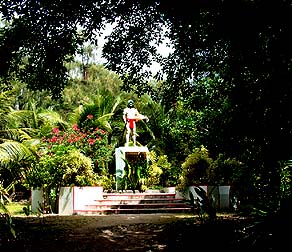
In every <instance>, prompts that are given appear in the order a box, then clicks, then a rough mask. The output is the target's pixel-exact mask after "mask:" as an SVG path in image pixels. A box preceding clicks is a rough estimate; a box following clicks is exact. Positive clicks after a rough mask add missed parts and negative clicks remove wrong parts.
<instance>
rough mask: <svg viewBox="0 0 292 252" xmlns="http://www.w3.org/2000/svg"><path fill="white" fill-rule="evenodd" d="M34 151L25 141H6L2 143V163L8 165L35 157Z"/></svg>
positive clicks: (0, 151)
mask: <svg viewBox="0 0 292 252" xmlns="http://www.w3.org/2000/svg"><path fill="white" fill-rule="evenodd" d="M33 156H34V155H33V152H32V151H31V149H30V148H29V147H27V146H26V145H25V144H23V143H19V142H16V141H6V142H4V143H2V144H0V165H1V166H4V167H5V166H8V165H9V164H11V163H13V162H18V161H20V160H23V159H29V158H31V157H33Z"/></svg>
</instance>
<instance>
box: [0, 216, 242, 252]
mask: <svg viewBox="0 0 292 252" xmlns="http://www.w3.org/2000/svg"><path fill="white" fill-rule="evenodd" d="M223 219H224V220H223ZM13 223H14V225H15V230H16V234H17V237H16V239H10V240H9V241H5V240H4V239H2V242H1V238H0V251H1V252H12V251H22V252H36V251H39V252H44V251H56V252H65V251H66V252H69V251H70V252H83V251H86V252H97V251H104V252H111V251H141V252H142V251H143V252H152V251H181V252H182V251H196V250H198V249H204V251H209V250H211V249H214V248H216V250H218V251H219V250H220V251H225V252H226V251H239V244H238V239H239V237H240V235H241V233H240V230H243V227H244V226H247V223H246V220H242V219H239V218H234V217H228V218H219V219H218V221H216V222H212V223H204V224H202V223H200V222H199V221H198V218H197V217H195V216H194V215H186V214H136V215H135V214H133V215H128V214H120V215H92V216H88V215H87V216H80V215H75V216H74V215H73V216H58V215H46V216H45V217H44V216H40V217H36V216H34V217H32V216H29V217H14V218H13Z"/></svg>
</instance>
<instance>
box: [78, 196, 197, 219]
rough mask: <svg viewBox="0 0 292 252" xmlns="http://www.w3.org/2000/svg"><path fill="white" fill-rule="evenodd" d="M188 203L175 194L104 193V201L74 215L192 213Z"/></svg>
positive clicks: (99, 200) (97, 202)
mask: <svg viewBox="0 0 292 252" xmlns="http://www.w3.org/2000/svg"><path fill="white" fill-rule="evenodd" d="M191 211H192V210H191V206H190V205H189V204H188V202H187V201H186V200H185V199H184V198H181V197H179V196H177V195H176V194H175V193H165V192H145V193H139V192H137V193H133V192H122V193H103V199H97V200H95V201H94V203H92V204H89V205H86V206H84V210H75V211H74V214H142V213H144V214H145V213H190V212H191Z"/></svg>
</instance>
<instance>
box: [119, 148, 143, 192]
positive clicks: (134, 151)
mask: <svg viewBox="0 0 292 252" xmlns="http://www.w3.org/2000/svg"><path fill="white" fill-rule="evenodd" d="M148 152H149V150H148V148H147V147H145V146H129V147H119V148H116V150H115V155H116V190H117V191H118V190H121V189H122V188H121V186H120V182H121V179H122V178H123V176H124V169H125V165H126V164H125V160H127V161H128V162H129V163H135V161H136V160H137V159H138V158H141V157H142V158H143V159H147V158H148V155H147V154H148Z"/></svg>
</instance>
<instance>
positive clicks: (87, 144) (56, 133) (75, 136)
mask: <svg viewBox="0 0 292 252" xmlns="http://www.w3.org/2000/svg"><path fill="white" fill-rule="evenodd" d="M42 142H43V143H44V144H45V145H44V147H45V148H46V149H47V154H48V155H53V154H55V155H56V154H58V152H59V151H60V150H63V149H64V148H65V149H71V148H74V149H77V150H79V151H80V152H81V153H83V154H84V155H85V156H87V157H89V158H91V160H92V162H93V164H94V171H95V172H97V173H100V172H101V171H102V170H103V169H104V168H106V167H107V164H108V162H109V161H110V160H111V158H112V146H111V145H109V144H108V133H107V132H106V131H104V130H102V129H99V128H96V129H94V130H93V131H87V132H84V131H82V130H81V129H79V128H78V126H77V125H76V124H74V125H73V126H72V128H71V129H70V130H69V131H60V130H59V129H58V128H54V129H53V130H52V131H51V133H50V134H49V135H48V136H47V137H44V138H43V139H42ZM62 152H63V151H62ZM63 154H64V153H63Z"/></svg>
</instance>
